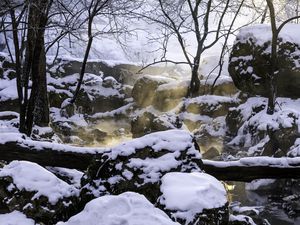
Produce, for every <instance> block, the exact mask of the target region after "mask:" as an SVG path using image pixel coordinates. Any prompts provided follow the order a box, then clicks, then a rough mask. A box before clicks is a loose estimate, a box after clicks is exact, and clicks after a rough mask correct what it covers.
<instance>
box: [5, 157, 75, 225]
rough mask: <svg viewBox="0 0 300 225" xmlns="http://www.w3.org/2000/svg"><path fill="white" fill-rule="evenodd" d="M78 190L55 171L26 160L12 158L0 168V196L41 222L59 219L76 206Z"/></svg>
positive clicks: (15, 207) (9, 206)
mask: <svg viewBox="0 0 300 225" xmlns="http://www.w3.org/2000/svg"><path fill="white" fill-rule="evenodd" d="M78 194H79V191H78V190H77V189H76V188H75V187H74V186H72V185H69V184H67V183H66V182H64V181H62V180H60V179H59V178H57V177H56V176H55V175H54V174H52V173H51V172H49V171H48V170H46V169H44V168H43V167H41V166H39V165H37V164H36V163H31V162H27V161H13V162H11V163H9V164H8V165H6V166H4V167H3V168H2V169H0V199H2V201H3V203H4V204H5V205H7V207H8V208H9V209H10V210H11V211H13V210H19V211H22V212H23V213H25V214H26V215H27V216H28V217H31V218H34V219H35V220H36V221H41V222H45V221H46V222H47V223H48V222H49V221H52V222H55V221H56V220H57V219H58V218H60V219H62V218H65V216H67V215H68V214H69V213H70V211H72V210H73V209H74V207H76V206H75V205H73V204H74V203H76V201H77V196H78Z"/></svg>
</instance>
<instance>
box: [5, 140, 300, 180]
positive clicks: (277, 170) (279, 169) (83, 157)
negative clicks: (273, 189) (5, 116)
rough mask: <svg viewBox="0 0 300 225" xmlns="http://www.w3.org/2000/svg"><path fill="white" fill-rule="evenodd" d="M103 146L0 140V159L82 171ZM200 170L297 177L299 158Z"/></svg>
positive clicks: (241, 176)
mask: <svg viewBox="0 0 300 225" xmlns="http://www.w3.org/2000/svg"><path fill="white" fill-rule="evenodd" d="M105 150H107V149H106V148H87V147H74V146H68V145H63V144H56V143H47V142H36V141H31V140H30V141H29V140H25V139H24V140H23V139H18V141H10V142H5V143H1V142H0V160H4V161H7V162H10V161H13V160H27V161H31V162H35V163H38V164H39V165H41V166H54V167H65V168H70V169H79V170H85V169H86V168H87V167H88V165H89V164H90V162H91V160H92V159H93V157H94V156H95V155H96V154H98V155H99V154H100V155H101V152H103V151H105ZM203 170H204V171H205V172H206V173H208V174H210V175H212V176H214V177H216V178H217V179H219V180H224V181H243V182H249V181H252V180H255V179H265V178H271V179H283V178H294V179H299V178H300V157H295V158H288V157H284V158H272V157H247V158H243V159H240V160H237V161H230V162H223V161H211V160H203Z"/></svg>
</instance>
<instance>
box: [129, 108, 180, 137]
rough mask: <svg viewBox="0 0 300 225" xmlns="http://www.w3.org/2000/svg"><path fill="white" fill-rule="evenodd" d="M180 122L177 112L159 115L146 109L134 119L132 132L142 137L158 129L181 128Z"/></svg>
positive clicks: (133, 134)
mask: <svg viewBox="0 0 300 225" xmlns="http://www.w3.org/2000/svg"><path fill="white" fill-rule="evenodd" d="M178 123H179V121H178V117H177V116H176V115H175V114H171V113H166V114H163V115H157V114H155V113H154V112H151V111H144V112H142V113H141V114H140V115H137V116H135V117H134V118H133V119H132V121H131V133H132V136H133V137H134V138H136V137H141V136H144V135H145V134H149V133H153V132H157V131H165V130H170V129H176V128H179V127H180V124H178Z"/></svg>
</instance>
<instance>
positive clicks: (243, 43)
mask: <svg viewBox="0 0 300 225" xmlns="http://www.w3.org/2000/svg"><path fill="white" fill-rule="evenodd" d="M299 36H300V26H299V25H298V24H287V25H286V26H285V27H284V28H283V29H282V31H281V32H280V33H279V38H278V51H277V52H278V63H277V66H278V69H279V73H278V75H277V83H278V96H282V97H294V98H298V97H300V92H299V86H300V39H299ZM271 40H272V32H271V26H270V25H254V26H249V27H245V28H242V29H241V30H240V32H239V34H238V35H237V38H236V41H235V44H234V46H233V49H232V52H231V55H230V60H229V68H228V69H229V73H230V76H231V77H232V79H233V81H234V84H235V85H236V86H237V88H239V89H240V90H242V91H243V92H247V93H249V94H251V95H263V96H268V92H269V88H268V83H269V82H268V80H269V79H268V74H270V52H271Z"/></svg>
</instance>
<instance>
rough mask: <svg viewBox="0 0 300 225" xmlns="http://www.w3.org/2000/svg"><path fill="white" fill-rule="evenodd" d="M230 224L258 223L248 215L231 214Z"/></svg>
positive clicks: (254, 224)
mask: <svg viewBox="0 0 300 225" xmlns="http://www.w3.org/2000/svg"><path fill="white" fill-rule="evenodd" d="M229 225H256V223H254V221H253V220H252V218H251V217H249V216H246V215H230V217H229Z"/></svg>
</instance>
